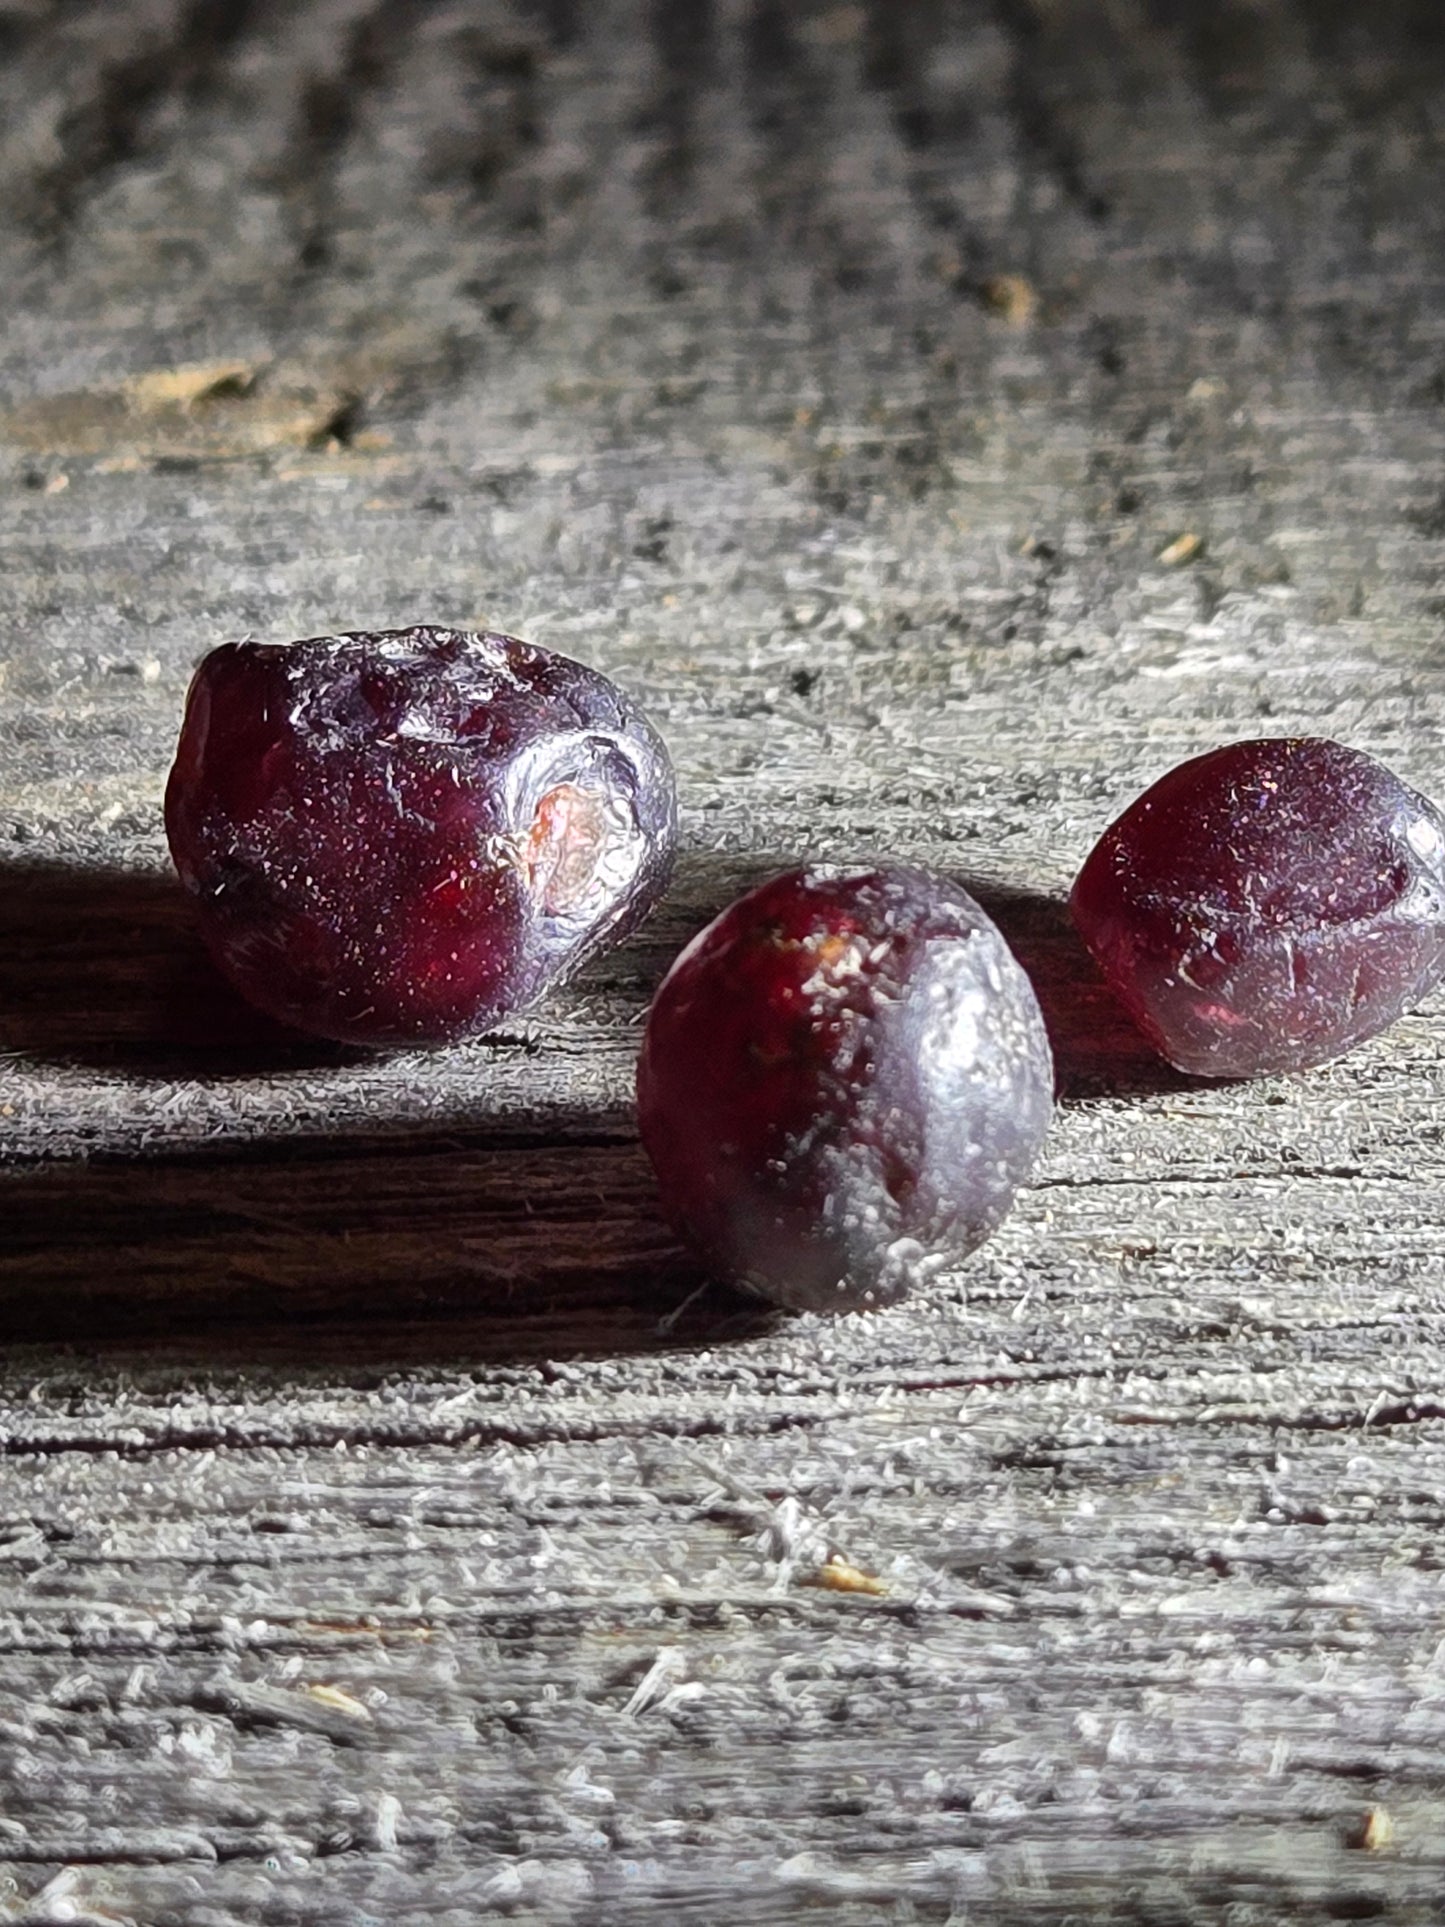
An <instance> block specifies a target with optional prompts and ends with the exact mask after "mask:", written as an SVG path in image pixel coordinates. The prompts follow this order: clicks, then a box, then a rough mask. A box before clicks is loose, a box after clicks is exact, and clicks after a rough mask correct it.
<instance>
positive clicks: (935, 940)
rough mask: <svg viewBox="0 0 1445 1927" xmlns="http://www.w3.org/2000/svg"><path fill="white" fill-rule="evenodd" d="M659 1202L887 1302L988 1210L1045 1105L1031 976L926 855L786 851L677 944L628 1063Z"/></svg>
mask: <svg viewBox="0 0 1445 1927" xmlns="http://www.w3.org/2000/svg"><path fill="white" fill-rule="evenodd" d="M637 1095H638V1116H639V1122H640V1125H641V1130H642V1139H643V1143H644V1144H645V1145H646V1147H647V1151H648V1154H649V1155H650V1157H651V1159H652V1162H653V1165H654V1167H655V1169H656V1171H657V1176H658V1180H659V1183H660V1186H661V1191H662V1198H663V1203H664V1206H665V1207H666V1209H667V1211H668V1213H669V1215H670V1216H671V1217H672V1219H673V1221H674V1222H675V1224H676V1225H677V1227H678V1229H679V1231H680V1232H681V1233H682V1234H683V1236H684V1237H685V1238H686V1239H687V1240H688V1241H689V1242H691V1243H692V1244H693V1245H694V1246H695V1247H696V1249H697V1250H698V1252H699V1253H700V1254H701V1256H702V1258H703V1259H704V1261H705V1262H706V1263H707V1264H708V1266H709V1267H710V1268H711V1269H712V1270H713V1271H714V1272H715V1273H716V1274H717V1275H719V1276H721V1277H723V1278H725V1279H727V1280H729V1281H731V1282H733V1283H736V1284H741V1285H743V1286H745V1287H747V1288H748V1289H750V1290H752V1291H755V1292H757V1293H759V1294H761V1295H762V1296H764V1297H767V1298H770V1299H772V1300H774V1301H775V1302H776V1303H778V1304H781V1305H785V1306H789V1307H791V1308H794V1309H797V1310H815V1311H851V1310H856V1309H859V1308H863V1307H868V1306H874V1305H885V1304H888V1303H891V1302H892V1301H894V1300H896V1299H898V1298H900V1297H901V1296H902V1295H903V1294H904V1293H905V1292H906V1291H907V1290H908V1289H909V1287H910V1286H911V1285H913V1284H915V1283H917V1282H918V1281H919V1280H920V1279H922V1278H925V1277H927V1276H928V1275H929V1274H930V1273H931V1272H933V1271H935V1270H937V1269H938V1268H940V1267H941V1266H943V1265H944V1264H946V1263H948V1262H949V1261H951V1260H953V1259H957V1258H961V1257H963V1256H964V1255H965V1254H966V1253H967V1252H969V1251H971V1250H972V1249H973V1248H974V1247H975V1246H976V1245H978V1244H980V1243H981V1242H982V1241H983V1240H984V1239H985V1238H986V1237H987V1236H988V1235H989V1233H990V1232H991V1231H993V1230H994V1228H995V1227H996V1226H997V1225H998V1223H999V1221H1000V1220H1001V1219H1002V1218H1003V1216H1004V1214H1005V1212H1006V1211H1007V1210H1008V1208H1009V1205H1010V1203H1011V1202H1012V1200H1013V1196H1014V1192H1015V1190H1016V1189H1017V1187H1018V1185H1019V1184H1020V1182H1021V1181H1022V1180H1023V1178H1024V1177H1025V1176H1026V1175H1027V1173H1028V1170H1029V1168H1030V1166H1031V1165H1032V1163H1033V1161H1034V1159H1035V1157H1036V1155H1037V1153H1038V1150H1039V1146H1040V1145H1041V1143H1042V1142H1043V1138H1044V1133H1045V1132H1046V1130H1047V1129H1048V1124H1049V1119H1050V1116H1051V1115H1052V1111H1053V1067H1052V1063H1051V1060H1050V1054H1049V1046H1048V1040H1047V1037H1046V1035H1045V1031H1044V1025H1043V1019H1042V1017H1041V1015H1040V1013H1039V1007H1038V1004H1037V1002H1036V1001H1035V998H1034V994H1033V990H1032V988H1031V987H1030V985H1029V982H1028V979H1027V978H1026V977H1025V976H1024V973H1023V971H1022V970H1021V969H1020V967H1019V965H1018V964H1017V963H1016V962H1015V960H1014V958H1013V955H1012V954H1011V952H1010V951H1009V949H1008V947H1007V945H1006V944H1005V943H1004V940H1003V938H1002V937H1001V936H1000V935H999V932H998V930H997V929H996V928H995V927H994V925H993V924H992V923H991V922H990V921H989V919H988V917H987V916H986V915H985V914H984V912H983V911H982V910H981V909H980V908H979V906H978V905H977V904H976V903H975V902H974V900H973V898H972V897H970V896H969V895H968V893H967V892H966V891H964V890H962V889H960V888H958V886H957V885H955V884H952V883H949V882H947V881H945V880H944V879H942V878H940V877H936V876H931V875H929V874H928V873H927V872H924V871H921V870H915V869H908V868H902V867H888V868H881V869H870V870H863V871H854V870H837V869H832V868H811V869H803V870H794V871H790V872H788V873H787V874H786V875H784V876H780V877H778V878H776V879H775V880H774V881H773V882H771V883H766V884H764V885H763V886H762V887H761V888H760V889H757V890H754V891H753V892H752V893H751V894H750V895H748V896H745V897H743V898H742V899H741V900H740V901H739V902H737V903H735V904H734V905H733V906H732V907H731V909H729V910H726V911H724V912H723V914H722V915H721V916H720V917H718V918H717V919H716V921H715V922H713V923H712V924H710V925H709V926H708V928H707V929H706V930H704V931H703V932H702V933H701V934H700V935H699V936H698V937H696V938H694V940H693V942H692V943H691V944H690V945H689V946H688V948H687V949H686V950H684V951H683V953H682V955H681V956H680V957H679V958H678V959H677V961H676V963H675V964H674V965H673V967H672V969H671V971H670V972H669V974H668V976H667V977H666V979H665V980H664V982H663V984H662V987H661V989H660V990H659V991H658V993H657V997H656V999H655V1001H654V1003H653V1006H652V1010H651V1013H650V1015H649V1017H648V1021H647V1032H646V1036H645V1039H644V1043H643V1049H642V1057H641V1062H640V1064H639V1067H638V1081H637Z"/></svg>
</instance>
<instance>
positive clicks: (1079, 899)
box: [1073, 737, 1445, 1077]
mask: <svg viewBox="0 0 1445 1927" xmlns="http://www.w3.org/2000/svg"><path fill="white" fill-rule="evenodd" d="M1073 913H1074V920H1075V922H1076V923H1077V925H1078V927H1079V930H1080V932H1081V934H1082V936H1083V938H1084V941H1085V942H1086V943H1087V945H1088V946H1089V949H1090V950H1091V951H1092V952H1093V954H1094V956H1095V958H1096V959H1097V961H1098V963H1099V966H1100V968H1101V969H1102V971H1103V973H1104V976H1105V977H1106V978H1107V980H1108V982H1109V984H1110V986H1111V987H1112V988H1113V990H1114V992H1115V993H1116V995H1117V996H1118V997H1119V999H1120V1000H1121V1002H1122V1003H1123V1004H1124V1005H1125V1007H1126V1008H1127V1009H1128V1010H1129V1012H1130V1013H1131V1015H1132V1016H1133V1017H1134V1019H1135V1021H1136V1022H1137V1023H1138V1024H1139V1026H1140V1028H1141V1029H1142V1030H1143V1031H1144V1032H1145V1034H1146V1035H1147V1036H1148V1037H1149V1038H1150V1040H1151V1041H1152V1042H1153V1043H1154V1045H1155V1046H1156V1048H1157V1049H1158V1050H1159V1051H1160V1052H1161V1053H1162V1055H1163V1056H1164V1057H1166V1058H1167V1059H1168V1060H1169V1062H1170V1063H1171V1064H1173V1065H1175V1066H1176V1067H1177V1068H1178V1069H1179V1070H1182V1071H1190V1072H1194V1073H1196V1074H1198V1075H1202V1076H1211V1077H1256V1076H1260V1075H1262V1074H1264V1073H1267V1072H1272V1071H1298V1070H1304V1069H1306V1068H1308V1067H1309V1066H1310V1065H1312V1064H1319V1063H1322V1062H1323V1061H1324V1060H1325V1059H1327V1058H1331V1057H1336V1056H1338V1055H1339V1054H1340V1053H1341V1052H1342V1051H1346V1050H1349V1049H1350V1048H1351V1047H1352V1046H1353V1045H1355V1044H1358V1043H1361V1042H1363V1041H1364V1039H1365V1038H1367V1037H1373V1036H1374V1035H1375V1033H1376V1032H1377V1031H1381V1030H1383V1029H1385V1027H1386V1026H1387V1025H1388V1024H1392V1023H1393V1022H1394V1021H1395V1019H1396V1018H1397V1017H1399V1016H1400V1015H1401V1014H1402V1013H1403V1012H1404V1011H1406V1010H1408V1009H1409V1008H1410V1007H1411V1005H1412V1004H1414V1003H1415V1002H1417V1001H1418V999H1419V998H1421V997H1423V996H1424V994H1425V993H1426V991H1428V990H1429V989H1430V988H1431V987H1432V986H1433V985H1434V984H1435V983H1437V982H1438V981H1439V979H1440V977H1441V975H1442V973H1445V818H1442V816H1441V814H1440V812H1439V811H1438V810H1437V809H1436V808H1435V806H1434V805H1433V804H1432V803H1430V802H1429V801H1428V800H1427V799H1426V798H1425V797H1423V796H1421V795H1420V794H1419V793H1418V792H1417V791H1415V790H1413V789H1411V788H1409V786H1408V785H1407V784H1405V783H1402V782H1401V781H1400V779H1399V778H1398V777H1397V776H1395V775H1393V774H1392V772H1391V771H1390V770H1388V769H1386V768H1385V767H1384V765H1383V764H1381V763H1378V762H1376V761H1375V760H1374V758H1373V757H1370V756H1366V755H1364V754H1363V753H1362V752H1361V751H1359V750H1354V749H1349V748H1346V747H1345V745H1344V744H1342V743H1335V742H1329V741H1326V740H1323V739H1321V738H1315V737H1293V738H1281V739H1272V738H1265V739H1262V740H1260V741H1257V742H1243V743H1233V744H1231V745H1229V746H1228V747H1226V748H1223V749H1217V750H1213V751H1211V752H1210V753H1209V754H1208V755H1205V756H1198V757H1195V758H1193V759H1192V760H1191V761H1189V762H1187V763H1181V764H1180V765H1179V766H1178V767H1177V768H1176V769H1173V770H1171V771H1170V772H1169V774H1168V775H1167V776H1164V777H1162V778H1161V779H1160V781H1159V782H1157V783H1156V784H1154V786H1153V788H1152V789H1149V790H1146V791H1145V793H1144V794H1143V795H1142V796H1141V797H1139V798H1138V800H1137V801H1136V802H1134V803H1132V804H1131V805H1130V807H1129V808H1128V809H1127V810H1126V811H1125V812H1124V814H1123V815H1122V816H1121V817H1120V818H1119V820H1118V821H1117V822H1116V823H1115V824H1114V825H1113V826H1112V827H1111V828H1110V829H1109V830H1107V831H1106V832H1105V833H1104V836H1103V837H1102V839H1101V840H1100V842H1099V843H1098V845H1097V846H1096V847H1095V849H1094V850H1093V852H1092V854H1091V855H1090V856H1089V859H1088V861H1087V862H1086V863H1085V864H1084V867H1083V869H1082V870H1081V871H1080V873H1079V878H1078V881H1077V882H1076V884H1075V885H1074V892H1073Z"/></svg>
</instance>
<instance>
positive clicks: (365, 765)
mask: <svg viewBox="0 0 1445 1927" xmlns="http://www.w3.org/2000/svg"><path fill="white" fill-rule="evenodd" d="M166 824H167V830H168V833H169V836H170V841H171V848H172V852H173V854H174V856H175V860H176V866H177V868H178V870H179V871H180V874H181V877H182V880H183V881H184V882H185V884H186V885H187V887H188V889H189V890H190V891H191V892H192V894H193V895H194V897H195V901H196V907H197V913H198V916H199V919H200V923H201V928H202V931H203V934H204V935H205V937H206V940H207V943H208V945H209V947H210V949H211V952H212V954H213V956H214V957H215V959H216V961H217V963H218V964H219V966H220V968H221V969H222V971H223V972H224V973H225V974H226V975H227V976H228V977H229V978H230V979H231V981H232V982H233V983H234V984H235V985H236V987H237V988H238V989H239V990H240V991H241V992H242V993H243V994H244V995H245V996H246V997H248V998H249V999H250V1000H251V1001H252V1002H253V1003H255V1004H257V1005H259V1006H260V1007H261V1008H262V1009H264V1010H267V1011H269V1012H270V1013H271V1014H272V1015H274V1016H276V1017H279V1018H281V1019H282V1020H283V1021H285V1022H287V1023H291V1024H294V1025H297V1026H298V1027H300V1028H302V1029H305V1030H310V1031H314V1032H317V1033H319V1034H321V1035H323V1036H327V1037H334V1038H339V1039H342V1040H344V1041H348V1042H355V1043H365V1044H386V1043H406V1042H440V1041H445V1040H447V1039H451V1038H457V1037H465V1036H471V1035H475V1034H477V1033H479V1032H482V1031H485V1030H487V1029H489V1028H491V1027H492V1026H493V1025H495V1024H497V1023H498V1022H500V1021H502V1020H503V1019H504V1018H506V1017H509V1016H511V1015H513V1014H514V1013H516V1012H517V1011H519V1010H522V1009H524V1008H526V1006H527V1005H529V1004H530V1003H532V1002H533V1001H534V999H535V998H536V997H538V996H539V995H540V994H541V993H542V992H543V991H544V990H545V989H546V988H548V986H549V985H551V984H553V983H556V982H557V981H558V980H559V979H561V978H562V977H564V976H566V975H567V974H569V973H570V972H571V971H572V970H574V969H575V968H576V967H577V966H578V965H579V964H580V963H581V962H582V961H583V960H584V959H585V958H587V957H588V956H590V955H592V954H594V953H595V952H596V951H597V950H598V949H599V948H601V947H602V946H603V945H605V944H607V943H611V942H615V941H617V940H618V939H619V938H620V937H622V936H624V935H625V934H626V933H627V932H628V931H629V930H631V929H632V928H634V927H635V925H636V924H637V923H638V922H640V921H641V919H642V918H643V917H644V916H645V915H646V913H647V912H648V910H649V909H650V908H651V907H652V906H653V904H654V903H655V902H656V901H657V898H658V897H659V895H660V894H661V892H662V890H663V888H664V887H665V884H666V881H667V877H668V873H669V870H670V867H671V860H672V852H673V844H674V840H675V798H674V785H673V777H672V770H671V765H670V763H669V761H668V757H667V752H666V750H665V748H664V747H663V745H662V743H661V741H660V739H659V738H658V736H657V735H656V733H655V731H654V730H653V729H652V728H651V726H650V725H649V724H648V722H647V721H646V719H645V717H644V716H643V715H642V714H641V712H640V711H639V710H638V709H637V707H636V705H635V704H633V703H632V702H630V701H629V699H628V698H627V697H626V696H624V695H623V694H622V692H621V691H620V690H619V689H617V688H616V687H615V685H613V684H612V683H610V682H609V681H608V680H607V678H606V677H605V676H602V675H600V674H599V673H598V672H597V671H596V670H593V669H589V668H586V667H584V666H583V665H582V664H581V663H577V662H573V661H571V660H570V659H569V658H567V657H565V656H558V655H555V654H553V653H551V652H550V651H547V650H543V649H538V648H535V647H533V646H532V645H530V644H528V643H524V642H520V641H518V640H517V639H516V638H515V637H509V636H497V635H469V634H465V633H462V632H459V631H455V630H447V629H433V628H416V629H407V630H396V631H388V632H383V633H381V634H374V635H368V634H353V635H341V636H323V637H316V638H313V639H311V640H309V641H305V642H296V643H289V644H262V643H256V642H241V643H228V644H226V645H224V646H223V647H222V648H220V649H217V650H214V651H212V653H211V654H210V655H209V656H208V657H207V658H206V660H205V661H204V662H203V663H202V664H201V667H200V669H199V670H198V671H197V673H196V677H195V681H194V683H193V684H192V688H191V693H190V697H189V700H188V704H187V710H186V719H185V723H184V726H183V728H182V732H181V740H180V744H179V747H178V750H177V755H176V763H175V767H174V769H173V771H172V773H171V780H170V785H169V788H168V790H167V795H166Z"/></svg>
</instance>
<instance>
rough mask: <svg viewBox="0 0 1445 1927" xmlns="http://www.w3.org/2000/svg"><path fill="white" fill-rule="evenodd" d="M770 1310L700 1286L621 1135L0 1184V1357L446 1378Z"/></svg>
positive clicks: (93, 1171) (319, 1150)
mask: <svg viewBox="0 0 1445 1927" xmlns="http://www.w3.org/2000/svg"><path fill="white" fill-rule="evenodd" d="M700 1287H701V1289H700ZM777 1316H778V1315H777V1314H776V1313H774V1312H772V1311H770V1310H769V1309H768V1308H766V1307H764V1306H761V1305H757V1304H755V1303H754V1302H753V1301H751V1300H747V1299H744V1298H740V1297H738V1296H736V1295H735V1294H733V1293H731V1292H728V1291H725V1290H723V1289H722V1288H720V1287H715V1286H711V1285H707V1284H706V1281H705V1280H704V1278H703V1277H702V1274H701V1273H700V1272H699V1271H698V1270H697V1268H696V1266H695V1265H693V1264H692V1263H691V1261H690V1260H688V1259H687V1258H686V1257H685V1256H684V1255H683V1253H682V1252H681V1251H680V1250H679V1248H678V1246H677V1244H676V1242H675V1240H674V1239H673V1237H672V1234H671V1232H670V1231H669V1229H668V1228H667V1226H666V1225H665V1224H664V1223H663V1221H662V1219H661V1217H660V1215H659V1213H658V1210H657V1205H656V1198H655V1192H654V1186H653V1181H652V1173H651V1170H650V1168H649V1167H648V1164H647V1160H646V1158H645V1157H644V1155H643V1153H642V1151H641V1149H640V1148H639V1147H638V1146H637V1145H635V1144H616V1143H612V1144H608V1143H596V1144H577V1143H569V1144H566V1145H545V1144H543V1145H536V1144H533V1145H516V1146H513V1147H510V1148H498V1147H497V1146H495V1145H490V1146H487V1147H485V1148H479V1147H476V1146H459V1145H458V1144H457V1143H456V1142H455V1141H453V1140H438V1139H436V1138H434V1137H433V1138H421V1139H417V1138H411V1139H402V1140H393V1141H391V1142H387V1141H384V1140H378V1139H364V1140H325V1139H301V1140H292V1141H289V1142H284V1143H283V1142H280V1141H272V1142H271V1143H270V1144H268V1145H266V1146H263V1147H258V1149H257V1151H256V1152H255V1153H253V1154H251V1155H249V1156H248V1155H246V1154H245V1153H244V1152H242V1153H241V1154H240V1155H238V1154H237V1151H236V1149H235V1148H234V1147H231V1148H230V1149H228V1150H227V1151H226V1152H224V1153H223V1154H221V1155H218V1156H216V1157H214V1158H210V1157H206V1158H200V1157H191V1158H179V1159H167V1160H159V1159H158V1160H155V1161H136V1160H130V1159H125V1160H121V1159H116V1160H97V1161H95V1162H92V1163H88V1164H77V1163H67V1164H61V1165H48V1166H36V1167H32V1168H30V1169H28V1170H24V1171H17V1172H13V1173H12V1174H11V1175H9V1176H8V1177H6V1178H5V1179H4V1180H3V1181H0V1320H3V1325H4V1329H5V1332H6V1341H7V1344H8V1345H11V1346H13V1345H16V1344H26V1343H32V1342H33V1343H54V1342H60V1343H66V1344H80V1345H84V1346H85V1347H86V1348H87V1349H90V1348H93V1347H95V1346H116V1345H119V1346H127V1345H130V1346H134V1345H137V1344H143V1345H145V1347H146V1349H147V1354H148V1355H150V1356H162V1355H163V1356H165V1357H166V1358H167V1359H170V1360H172V1361H175V1360H177V1359H180V1358H184V1359H185V1360H188V1361H189V1362H191V1363H193V1364H196V1365H201V1366H205V1367H210V1366H214V1365H220V1364H223V1363H225V1362H228V1361H229V1362H231V1363H240V1362H245V1361H254V1362H257V1363H262V1362H264V1363H267V1364H269V1365H271V1366H273V1367H278V1366H297V1367H303V1368H304V1367H309V1366H311V1365H315V1364H319V1363H324V1362H329V1363H334V1364H342V1363H346V1364H357V1363H365V1362H367V1361H372V1362H375V1361H379V1360H395V1359H401V1358H406V1359H409V1360H411V1361H412V1362H417V1361H421V1360H428V1359H429V1360H431V1361H432V1362H434V1363H437V1364H443V1363H445V1364H447V1365H449V1366H454V1365H457V1364H460V1363H464V1362H466V1361H473V1362H476V1363H479V1364H480V1363H488V1364H499V1363H506V1362H508V1361H522V1360H528V1359H540V1358H563V1357H583V1358H586V1357H608V1356H617V1355H627V1354H631V1353H636V1352H641V1351H656V1350H668V1349H673V1348H677V1347H687V1346H692V1345H708V1344H715V1343H718V1342H721V1341H722V1340H724V1339H733V1338H737V1337H740V1336H746V1335H750V1334H751V1333H753V1332H755V1331H758V1330H761V1329H764V1328H766V1327H767V1326H769V1325H770V1324H771V1323H773V1322H774V1321H775V1319H776V1318H777Z"/></svg>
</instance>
